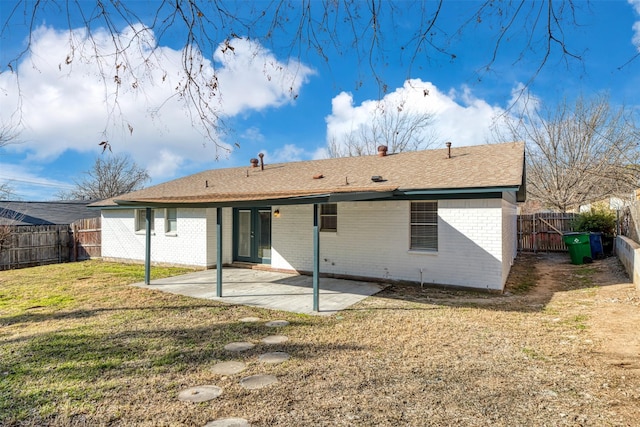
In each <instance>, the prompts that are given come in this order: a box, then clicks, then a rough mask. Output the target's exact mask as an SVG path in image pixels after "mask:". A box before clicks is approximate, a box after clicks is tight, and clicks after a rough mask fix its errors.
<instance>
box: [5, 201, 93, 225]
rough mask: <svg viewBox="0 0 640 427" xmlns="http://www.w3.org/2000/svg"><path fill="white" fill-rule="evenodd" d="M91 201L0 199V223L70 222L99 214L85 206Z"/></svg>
mask: <svg viewBox="0 0 640 427" xmlns="http://www.w3.org/2000/svg"><path fill="white" fill-rule="evenodd" d="M93 201H95V200H93ZM91 202H92V200H70V201H58V202H24V201H0V225H56V224H71V223H72V222H74V221H77V220H79V219H83V218H95V217H98V216H100V212H98V211H96V210H94V209H89V208H88V207H87V205H88V204H89V203H91Z"/></svg>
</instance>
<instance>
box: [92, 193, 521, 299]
mask: <svg viewBox="0 0 640 427" xmlns="http://www.w3.org/2000/svg"><path fill="white" fill-rule="evenodd" d="M510 198H511V196H510V195H505V199H504V200H503V199H478V200H440V201H439V202H438V251H437V252H421V251H410V250H409V238H410V225H409V210H410V202H409V201H400V202H390V201H381V202H344V203H339V204H338V231H337V232H336V233H332V232H321V233H320V271H321V272H323V273H335V274H345V275H353V276H365V277H378V278H388V279H391V280H410V281H415V282H420V281H421V280H422V281H423V282H424V283H434V284H443V285H457V286H467V287H475V288H482V289H492V290H501V289H502V288H503V285H504V281H505V280H506V275H507V274H508V271H509V268H510V264H511V261H512V259H513V257H515V233H516V230H515V226H516V223H515V203H512V201H511V199H510ZM514 201H515V200H514ZM514 201H513V202H514ZM275 209H279V210H280V217H279V218H273V217H272V259H271V265H272V267H274V268H278V269H287V270H300V271H311V270H312V269H313V267H312V257H313V216H312V215H313V206H311V205H299V206H274V207H273V208H272V210H275ZM102 216H103V248H102V251H103V256H104V257H105V258H119V259H133V260H138V261H144V237H145V236H144V234H143V233H135V232H134V214H133V210H105V211H103V212H102ZM503 225H504V230H505V233H504V234H503V233H502V231H501V230H503ZM155 230H156V231H155V234H154V235H153V236H152V239H151V259H152V262H162V263H173V264H184V265H195V266H202V267H212V266H214V265H215V262H216V232H215V230H216V209H214V208H211V209H204V208H199V209H195V208H194V209H185V208H179V209H178V229H177V230H178V231H177V235H176V236H167V235H165V233H164V210H163V209H157V210H156V218H155ZM232 232H233V223H232V209H231V208H224V209H223V262H224V263H229V262H231V261H232V237H233V234H232Z"/></svg>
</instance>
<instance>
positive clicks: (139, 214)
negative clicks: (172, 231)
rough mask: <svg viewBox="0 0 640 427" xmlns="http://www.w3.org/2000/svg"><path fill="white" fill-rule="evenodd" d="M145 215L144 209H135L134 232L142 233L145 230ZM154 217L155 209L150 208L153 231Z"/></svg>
mask: <svg viewBox="0 0 640 427" xmlns="http://www.w3.org/2000/svg"><path fill="white" fill-rule="evenodd" d="M146 216H147V210H146V209H136V233H144V232H145V231H146V230H147V221H146ZM155 217H156V214H155V211H154V210H153V209H151V232H153V228H154V227H153V223H154V222H155V221H154V218H155Z"/></svg>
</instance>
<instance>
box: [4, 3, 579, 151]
mask: <svg viewBox="0 0 640 427" xmlns="http://www.w3.org/2000/svg"><path fill="white" fill-rule="evenodd" d="M156 4H157V9H156V10H153V11H152V12H151V13H150V14H149V15H150V16H152V18H151V20H150V21H148V22H142V20H141V19H140V13H139V9H137V8H136V6H135V3H127V2H122V1H118V0H107V1H101V2H78V1H67V2H58V1H50V2H42V1H38V0H25V1H21V2H15V3H14V6H13V8H11V7H9V6H7V7H6V8H7V10H6V13H5V16H6V17H7V18H6V20H5V21H4V22H2V23H1V24H2V27H1V28H2V34H0V35H3V34H4V33H5V32H9V31H12V28H13V26H14V25H21V26H26V28H28V29H29V30H30V33H32V31H33V30H34V29H35V28H36V27H37V26H38V25H39V23H40V22H43V21H44V22H46V19H45V18H46V16H47V15H48V14H57V15H66V16H67V18H68V19H67V21H68V25H69V42H70V49H69V53H68V55H67V57H66V59H64V60H63V61H62V62H61V64H60V65H59V67H61V69H62V67H66V68H68V69H69V70H70V72H71V70H72V67H73V64H74V63H75V62H77V61H95V62H96V63H97V64H98V66H99V69H100V70H101V74H102V79H103V81H104V86H105V103H106V105H107V106H108V110H109V116H110V118H111V119H114V118H113V117H111V116H114V115H117V114H118V113H119V106H118V95H119V94H120V93H121V92H122V91H124V90H133V91H137V90H144V87H145V86H148V85H156V84H162V83H164V82H165V79H166V77H167V72H166V70H164V73H163V70H162V69H160V70H158V67H162V65H161V64H162V61H158V58H159V57H160V56H161V55H162V53H161V48H162V46H163V42H164V41H165V40H169V39H171V38H175V37H176V36H177V37H182V39H181V40H180V41H178V42H174V43H172V45H175V44H176V43H177V45H179V46H183V48H182V50H181V68H182V78H181V81H179V82H178V84H177V85H175V96H177V97H178V98H179V99H181V100H182V101H183V102H184V104H185V108H186V109H187V112H188V114H190V115H191V117H192V120H193V122H194V124H196V125H198V128H199V129H201V130H202V131H203V134H204V136H205V137H206V138H208V139H209V140H211V141H213V142H214V143H216V144H217V146H218V147H220V145H219V141H218V140H217V138H218V135H220V131H221V130H224V128H225V125H224V122H223V121H221V119H222V117H223V116H222V114H221V111H220V109H219V103H218V102H217V100H219V99H220V97H221V95H222V94H223V91H224V88H221V87H220V82H219V81H218V78H217V71H216V69H215V67H212V64H211V63H210V58H211V56H212V54H213V52H214V51H216V50H217V49H221V50H222V51H223V52H229V53H233V51H234V44H236V42H237V41H238V40H240V39H243V40H252V41H257V42H259V43H261V44H263V45H265V46H268V47H270V48H272V49H274V51H276V52H278V53H279V54H282V53H284V54H285V55H288V56H289V58H292V57H296V58H298V59H301V60H303V59H304V58H305V56H308V55H317V56H318V57H320V58H322V59H324V60H325V61H326V62H327V64H328V66H329V67H330V65H331V64H329V58H330V57H333V56H334V55H338V56H347V55H349V56H354V57H356V58H357V60H358V63H360V64H363V66H362V69H361V70H359V72H360V74H361V77H360V79H359V81H357V82H356V83H355V84H356V87H358V86H360V85H362V83H363V81H364V80H369V79H371V77H373V79H374V80H375V81H376V82H377V83H378V87H379V88H380V93H381V94H384V93H386V92H387V89H388V87H387V84H386V82H385V79H384V76H383V74H382V73H383V72H382V70H384V68H385V64H386V63H388V62H389V61H390V60H397V59H396V57H395V56H394V58H391V57H390V51H389V49H390V45H389V44H388V41H389V40H396V41H397V42H395V43H394V44H393V47H394V51H395V52H399V55H398V56H399V58H400V61H402V63H403V64H405V65H406V70H407V78H409V77H411V75H412V72H413V68H414V67H415V68H420V67H422V66H424V65H425V64H428V63H429V62H430V61H432V60H434V59H444V60H446V61H455V60H456V58H457V55H456V46H457V44H456V43H458V42H459V43H464V36H467V35H469V34H472V37H475V32H476V30H478V29H484V30H486V31H489V32H490V33H491V34H492V35H493V37H492V42H493V44H494V48H493V50H492V52H491V53H490V54H489V56H488V57H487V60H486V64H485V66H484V67H482V68H481V69H480V70H479V71H478V72H479V76H478V78H482V76H483V75H484V74H485V73H487V72H490V71H492V70H493V66H494V64H495V63H496V61H498V59H499V58H502V56H504V55H507V52H509V53H508V54H509V55H513V56H510V57H509V58H507V59H508V60H509V61H510V62H511V63H516V62H520V61H523V60H524V59H527V61H528V62H529V63H532V64H533V66H532V67H531V70H532V71H531V76H530V78H529V80H528V82H527V85H528V84H529V83H531V82H532V81H533V80H534V79H535V77H536V76H537V75H538V73H539V72H540V70H541V69H543V68H544V67H545V65H546V64H547V63H548V62H549V60H550V59H554V60H556V59H559V60H564V61H565V62H566V63H567V65H569V64H571V63H573V62H578V63H579V62H580V61H581V53H580V52H576V51H574V50H573V49H572V47H571V46H569V45H568V44H567V42H566V39H565V34H567V33H569V31H570V30H571V29H573V28H578V27H579V26H580V25H579V23H578V21H579V18H580V17H583V16H586V15H587V14H589V13H590V11H589V7H588V3H583V2H582V1H576V0H562V1H555V0H541V1H537V2H531V1H528V0H516V1H508V2H507V1H496V0H486V1H483V2H479V3H468V4H467V3H463V4H460V3H456V4H455V5H452V4H450V2H444V1H443V0H440V1H434V2H404V1H393V0H389V1H375V0H368V1H357V0H335V1H324V2H319V1H315V0H276V1H270V2H263V1H259V0H254V1H243V2H237V1H235V0H211V1H203V0H174V1H163V2H157V3H156ZM450 7H452V8H455V9H457V10H460V8H467V10H466V12H463V13H462V14H460V13H456V16H460V17H461V18H459V21H458V22H454V23H452V24H449V26H448V27H445V24H444V23H443V22H441V16H442V14H443V13H444V12H445V11H448V10H449V8H450ZM399 23H402V25H399ZM406 24H409V25H411V26H412V27H413V28H411V27H407V25H406ZM78 28H82V29H84V31H82V32H81V34H79V33H78V32H77V31H74V30H75V29H78ZM407 28H411V29H409V30H407ZM105 34H106V39H107V40H108V42H109V43H110V44H111V48H110V49H109V50H108V51H105V50H104V48H103V46H102V45H101V44H100V43H99V42H98V41H101V42H102V41H104V40H105ZM516 40H517V41H516ZM507 41H509V42H510V43H509V45H510V46H509V49H506V48H505V49H503V46H504V45H506V44H507V43H506V42H507ZM514 43H520V44H521V45H520V46H518V48H517V49H515V53H512V52H514V50H513V49H512V48H513V45H514ZM31 46H32V38H31V36H30V37H29V39H28V40H27V44H26V47H25V49H24V50H23V51H22V52H21V53H20V54H19V55H17V56H16V58H15V59H13V60H12V61H10V63H9V64H8V65H7V67H8V68H9V69H10V70H12V71H17V70H18V65H19V63H20V61H21V60H22V59H23V58H24V57H25V55H27V54H28V53H29V52H30V49H31ZM140 57H142V60H139V59H135V60H134V59H133V58H140ZM529 60H531V61H529ZM159 64H160V65H159ZM266 65H267V64H265V68H266ZM265 78H270V75H269V73H267V72H265ZM527 85H525V87H526V86H527ZM17 86H18V87H19V82H18V84H17ZM291 96H292V97H293V98H295V97H297V94H296V93H293V87H292V93H291ZM161 107H162V105H159V106H158V108H161ZM120 114H122V113H120ZM120 117H121V118H122V123H123V128H124V129H126V128H128V129H129V131H130V132H133V125H132V124H131V123H129V122H127V118H126V117H122V116H120ZM107 121H109V119H107ZM102 139H103V140H105V142H106V144H108V135H106V128H105V135H103V137H102ZM106 144H105V146H106Z"/></svg>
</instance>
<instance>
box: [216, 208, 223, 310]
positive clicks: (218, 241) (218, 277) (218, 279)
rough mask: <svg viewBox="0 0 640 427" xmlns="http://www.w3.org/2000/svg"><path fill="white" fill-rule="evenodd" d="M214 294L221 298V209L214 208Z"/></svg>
mask: <svg viewBox="0 0 640 427" xmlns="http://www.w3.org/2000/svg"><path fill="white" fill-rule="evenodd" d="M216 244H217V246H216V251H217V253H216V293H217V295H218V298H220V297H222V208H216Z"/></svg>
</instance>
